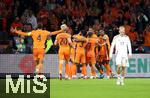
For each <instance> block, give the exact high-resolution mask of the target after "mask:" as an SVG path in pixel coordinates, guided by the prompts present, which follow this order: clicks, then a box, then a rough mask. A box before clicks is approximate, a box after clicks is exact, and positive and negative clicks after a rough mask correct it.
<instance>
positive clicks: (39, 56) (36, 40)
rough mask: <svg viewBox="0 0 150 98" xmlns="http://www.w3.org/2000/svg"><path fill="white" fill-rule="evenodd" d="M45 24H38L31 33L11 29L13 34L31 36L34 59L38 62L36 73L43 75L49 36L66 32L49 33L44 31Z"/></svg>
mask: <svg viewBox="0 0 150 98" xmlns="http://www.w3.org/2000/svg"><path fill="white" fill-rule="evenodd" d="M42 28H43V24H42V23H40V22H39V23H38V28H37V29H36V30H33V31H31V32H28V33H25V32H22V31H21V30H19V31H18V30H17V29H16V28H15V29H13V28H11V31H12V32H15V33H17V34H19V35H22V36H31V37H32V39H33V58H34V60H35V62H36V73H38V74H41V73H42V70H43V59H44V54H45V49H44V48H45V42H46V40H47V37H48V36H52V35H56V34H58V33H61V32H63V31H64V30H63V29H62V30H58V31H54V32H49V31H47V30H42Z"/></svg>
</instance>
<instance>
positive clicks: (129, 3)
mask: <svg viewBox="0 0 150 98" xmlns="http://www.w3.org/2000/svg"><path fill="white" fill-rule="evenodd" d="M39 20H40V21H42V23H43V25H44V29H46V30H48V31H55V30H59V29H60V25H61V24H62V23H66V24H67V25H68V26H69V30H68V32H69V33H70V34H72V35H73V34H77V33H78V32H79V31H80V30H85V31H88V29H89V28H92V29H93V30H94V31H95V33H96V32H99V30H104V31H105V33H106V34H108V36H109V37H110V41H112V38H113V37H114V36H115V35H116V34H118V27H119V26H120V25H124V26H125V29H126V34H127V35H128V36H129V37H130V39H131V43H132V49H133V53H150V22H149V20H150V1H149V0H0V53H1V54H2V53H5V54H7V53H31V52H32V38H30V37H25V38H24V37H22V36H18V35H16V34H14V33H12V32H10V28H11V27H13V28H17V29H22V30H23V31H25V32H30V31H31V30H33V29H36V27H37V23H38V21H39ZM54 39H55V36H53V37H52V40H53V41H54ZM56 48H57V47H55V46H53V47H52V48H51V49H50V51H49V53H57V51H56V50H57V49H56Z"/></svg>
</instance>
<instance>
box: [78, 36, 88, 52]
mask: <svg viewBox="0 0 150 98" xmlns="http://www.w3.org/2000/svg"><path fill="white" fill-rule="evenodd" d="M76 39H78V40H84V41H79V42H76V44H77V49H76V51H77V52H85V47H86V44H87V39H86V38H85V37H83V36H81V35H77V36H76Z"/></svg>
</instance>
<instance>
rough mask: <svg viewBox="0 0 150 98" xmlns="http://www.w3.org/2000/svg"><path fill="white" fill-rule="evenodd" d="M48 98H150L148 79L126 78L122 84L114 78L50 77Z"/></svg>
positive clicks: (149, 80) (149, 81)
mask: <svg viewBox="0 0 150 98" xmlns="http://www.w3.org/2000/svg"><path fill="white" fill-rule="evenodd" d="M50 98H150V79H149V78H128V79H125V85H124V86H118V85H116V79H110V80H106V79H103V80H100V79H87V80H82V79H78V80H62V81H60V80H59V79H51V80H50Z"/></svg>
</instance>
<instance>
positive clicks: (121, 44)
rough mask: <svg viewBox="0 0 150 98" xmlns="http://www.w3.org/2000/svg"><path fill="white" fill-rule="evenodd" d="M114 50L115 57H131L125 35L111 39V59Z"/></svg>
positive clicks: (128, 40)
mask: <svg viewBox="0 0 150 98" xmlns="http://www.w3.org/2000/svg"><path fill="white" fill-rule="evenodd" d="M114 48H115V54H116V56H117V57H126V58H127V57H128V54H129V55H132V49H131V42H130V39H129V37H128V36H127V35H120V34H119V35H116V36H115V37H114V38H113V41H112V44H111V47H110V55H109V56H110V58H112V54H113V50H114Z"/></svg>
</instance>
